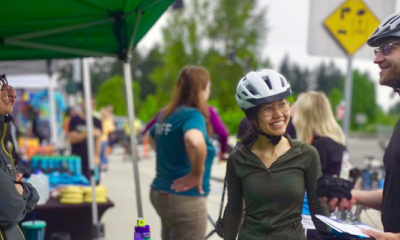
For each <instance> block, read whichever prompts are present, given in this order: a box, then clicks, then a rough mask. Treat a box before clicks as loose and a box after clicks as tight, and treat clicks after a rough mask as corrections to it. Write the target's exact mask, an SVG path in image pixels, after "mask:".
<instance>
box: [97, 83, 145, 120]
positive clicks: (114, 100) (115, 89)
mask: <svg viewBox="0 0 400 240" xmlns="http://www.w3.org/2000/svg"><path fill="white" fill-rule="evenodd" d="M132 88H133V90H134V102H135V110H136V111H138V109H139V106H140V99H139V96H140V86H139V84H138V83H137V82H133V86H132ZM96 100H97V108H98V109H99V108H102V107H105V106H107V105H112V106H113V107H114V114H115V115H117V116H127V115H128V112H127V107H126V94H125V81H124V78H123V77H122V76H121V75H115V76H112V77H111V78H109V79H106V80H105V81H104V82H103V84H102V85H101V86H100V87H99V91H98V94H97V99H96Z"/></svg>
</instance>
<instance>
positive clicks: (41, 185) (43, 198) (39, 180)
mask: <svg viewBox="0 0 400 240" xmlns="http://www.w3.org/2000/svg"><path fill="white" fill-rule="evenodd" d="M28 183H30V184H32V186H33V187H34V188H36V191H37V192H38V194H39V197H40V199H39V202H38V205H44V204H46V202H47V200H48V199H49V195H50V194H49V180H48V179H47V177H46V176H45V175H44V174H43V173H42V172H41V171H40V170H36V171H35V172H34V173H33V174H32V175H31V177H30V178H29V179H28Z"/></svg>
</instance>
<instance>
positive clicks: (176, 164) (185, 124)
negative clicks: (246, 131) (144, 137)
mask: <svg viewBox="0 0 400 240" xmlns="http://www.w3.org/2000/svg"><path fill="white" fill-rule="evenodd" d="M162 117H163V116H162V114H160V116H159V117H158V119H157V122H156V124H154V126H153V127H152V128H151V129H150V135H151V136H152V137H153V138H154V139H155V142H156V147H157V151H156V152H157V157H156V159H157V167H156V168H157V175H156V178H155V179H154V181H153V183H152V185H151V187H152V188H154V189H156V190H158V191H163V192H169V193H174V194H178V195H185V196H204V195H208V193H209V192H210V172H211V165H212V161H213V159H214V155H215V150H214V147H213V145H212V143H211V141H210V139H209V137H208V134H207V128H206V122H205V119H204V116H203V114H202V113H201V112H200V111H199V110H198V109H196V108H192V107H186V106H181V107H178V108H177V109H175V111H174V112H172V113H171V114H170V115H169V116H168V118H167V119H165V121H162ZM190 129H198V130H200V131H201V132H202V133H203V134H204V137H205V141H206V144H207V158H206V161H205V171H204V177H203V191H204V195H201V194H200V193H199V192H198V190H197V188H194V189H191V190H189V191H187V192H179V193H177V192H175V191H174V190H171V185H172V182H173V181H174V180H175V179H177V178H180V177H183V176H185V175H186V174H188V173H190V171H191V170H192V165H191V162H190V160H189V157H188V155H187V153H186V149H185V142H184V135H185V133H186V132H187V131H189V130H190Z"/></svg>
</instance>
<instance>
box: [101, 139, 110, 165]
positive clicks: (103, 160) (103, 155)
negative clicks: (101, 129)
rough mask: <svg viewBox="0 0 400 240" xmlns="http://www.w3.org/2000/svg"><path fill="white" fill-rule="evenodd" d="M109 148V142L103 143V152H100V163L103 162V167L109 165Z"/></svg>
mask: <svg viewBox="0 0 400 240" xmlns="http://www.w3.org/2000/svg"><path fill="white" fill-rule="evenodd" d="M107 147H108V142H107V141H104V142H102V143H101V152H100V161H101V164H100V165H101V166H103V165H108V158H107V156H106V150H107Z"/></svg>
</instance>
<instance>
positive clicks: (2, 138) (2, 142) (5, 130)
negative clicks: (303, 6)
mask: <svg viewBox="0 0 400 240" xmlns="http://www.w3.org/2000/svg"><path fill="white" fill-rule="evenodd" d="M7 124H8V123H4V128H3V133H2V135H1V147H2V148H3V150H4V152H5V153H6V154H7V156H8V157H9V158H10V160H11V163H12V165H13V167H14V171H15V174H17V169H16V168H15V164H14V161H13V159H12V156H11V154H9V153H8V152H7V150H6V148H5V147H4V138H5V137H6V132H7Z"/></svg>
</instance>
